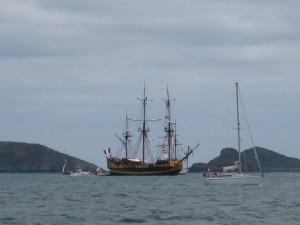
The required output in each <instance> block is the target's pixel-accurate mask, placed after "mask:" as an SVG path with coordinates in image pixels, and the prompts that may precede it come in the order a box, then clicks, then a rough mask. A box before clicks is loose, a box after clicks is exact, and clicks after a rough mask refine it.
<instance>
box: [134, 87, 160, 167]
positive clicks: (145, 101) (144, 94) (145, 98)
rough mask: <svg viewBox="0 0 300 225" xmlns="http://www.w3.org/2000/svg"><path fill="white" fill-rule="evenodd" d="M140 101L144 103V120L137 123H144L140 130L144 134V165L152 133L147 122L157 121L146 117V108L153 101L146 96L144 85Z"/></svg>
mask: <svg viewBox="0 0 300 225" xmlns="http://www.w3.org/2000/svg"><path fill="white" fill-rule="evenodd" d="M138 100H141V101H142V107H143V109H142V110H143V118H142V119H141V120H137V121H142V123H143V126H142V128H139V131H141V133H142V142H143V143H142V150H143V152H142V153H143V163H144V162H145V155H146V138H148V132H149V131H150V129H149V128H147V126H146V122H147V121H157V120H153V119H147V117H146V116H147V115H146V106H147V102H148V101H151V100H152V99H149V98H148V97H147V96H146V88H145V84H144V91H143V97H141V98H138Z"/></svg>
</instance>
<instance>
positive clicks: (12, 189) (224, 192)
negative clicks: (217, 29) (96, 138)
mask: <svg viewBox="0 0 300 225" xmlns="http://www.w3.org/2000/svg"><path fill="white" fill-rule="evenodd" d="M0 187H1V192H0V224H18V225H26V224H28V225H34V224H36V225H47V224H49V225H50V224H51V225H52V224H53V225H54V224H55V225H67V224H76V225H77V224H78V225H83V224H91V225H92V224H99V225H100V224H101V225H102V224H103V225H116V224H118V225H119V224H120V225H121V224H143V225H177V224H178V225H181V224H182V225H183V224H184V225H189V224H191V225H192V224H197V225H198V224H199V225H201V224H205V225H206V224H207V225H222V224H224V225H225V224H226V225H227V224H228V225H229V224H230V225H232V224H243V225H246V224H251V225H258V224H270V225H299V224H300V173H266V174H265V177H264V181H263V182H262V183H261V185H255V186H213V185H204V183H203V178H202V174H200V173H190V174H187V175H179V176H149V177H135V176H94V175H90V176H81V177H73V176H68V175H62V174H40V173H39V174H12V173H2V174H0Z"/></svg>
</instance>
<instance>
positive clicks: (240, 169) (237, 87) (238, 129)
mask: <svg viewBox="0 0 300 225" xmlns="http://www.w3.org/2000/svg"><path fill="white" fill-rule="evenodd" d="M235 92H236V114H237V135H238V152H239V173H241V172H242V168H241V137H240V129H241V128H240V115H239V114H240V113H239V97H238V92H239V84H238V82H236V83H235Z"/></svg>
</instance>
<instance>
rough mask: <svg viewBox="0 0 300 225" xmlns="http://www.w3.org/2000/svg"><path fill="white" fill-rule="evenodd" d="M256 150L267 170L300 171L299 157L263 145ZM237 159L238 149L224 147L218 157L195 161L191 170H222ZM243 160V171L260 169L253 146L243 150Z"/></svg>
mask: <svg viewBox="0 0 300 225" xmlns="http://www.w3.org/2000/svg"><path fill="white" fill-rule="evenodd" d="M256 152H257V155H258V158H259V162H260V165H261V168H262V170H263V171H265V172H271V171H272V172H275V171H282V172H285V171H300V160H299V159H296V158H291V157H287V156H285V155H282V154H279V153H276V152H274V151H271V150H268V149H265V148H261V147H256ZM237 160H238V152H237V150H236V149H233V148H224V149H222V150H221V152H220V155H219V156H218V157H216V158H214V159H212V160H211V161H209V162H208V163H194V164H193V165H192V166H191V168H190V172H202V171H207V169H208V168H210V169H214V170H219V171H220V170H222V168H223V167H224V166H231V165H234V162H235V161H237ZM241 161H242V170H243V171H245V170H247V171H249V172H255V171H258V170H259V168H258V165H257V162H256V159H255V155H254V151H253V148H251V149H247V150H245V151H243V152H241Z"/></svg>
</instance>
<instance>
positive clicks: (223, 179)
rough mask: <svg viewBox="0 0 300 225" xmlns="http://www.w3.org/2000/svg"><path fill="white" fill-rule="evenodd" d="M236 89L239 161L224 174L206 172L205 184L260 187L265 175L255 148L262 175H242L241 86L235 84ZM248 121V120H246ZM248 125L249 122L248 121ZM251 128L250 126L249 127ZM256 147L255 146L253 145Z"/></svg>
mask: <svg viewBox="0 0 300 225" xmlns="http://www.w3.org/2000/svg"><path fill="white" fill-rule="evenodd" d="M235 87H236V108H237V109H236V110H237V136H238V137H237V138H238V155H239V159H238V161H236V162H235V164H234V165H233V166H227V167H223V172H221V173H217V172H210V171H208V172H206V173H204V174H203V177H204V178H203V180H204V184H221V185H258V184H260V183H261V182H262V179H263V173H262V170H261V167H260V163H259V160H258V156H257V153H256V149H255V147H253V150H254V153H255V158H256V160H257V164H258V167H259V170H260V173H261V175H249V174H244V173H242V168H241V138H240V116H239V93H240V92H239V84H238V83H237V82H236V83H235ZM246 121H247V120H246ZM247 125H248V121H247ZM248 128H249V126H248ZM250 137H251V141H252V144H253V139H252V135H251V132H250ZM253 146H254V144H253ZM234 170H238V172H236V173H233V172H232V173H229V172H228V171H234Z"/></svg>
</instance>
